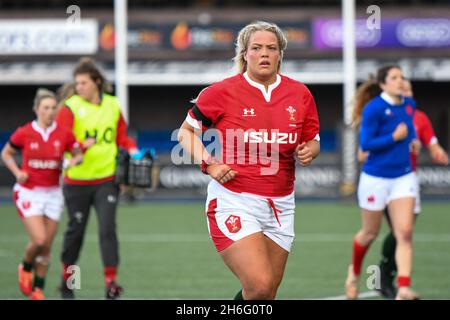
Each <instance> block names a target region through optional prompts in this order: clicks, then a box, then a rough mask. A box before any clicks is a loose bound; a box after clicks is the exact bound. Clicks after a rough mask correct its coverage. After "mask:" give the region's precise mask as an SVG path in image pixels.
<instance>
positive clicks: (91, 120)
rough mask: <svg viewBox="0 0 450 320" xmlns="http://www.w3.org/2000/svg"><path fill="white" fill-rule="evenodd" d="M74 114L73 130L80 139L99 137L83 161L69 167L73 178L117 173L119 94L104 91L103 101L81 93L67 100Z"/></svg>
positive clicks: (100, 176)
mask: <svg viewBox="0 0 450 320" xmlns="http://www.w3.org/2000/svg"><path fill="white" fill-rule="evenodd" d="M66 106H67V107H68V108H70V110H71V111H72V113H73V116H74V122H73V133H74V135H75V137H76V138H77V140H78V141H80V142H83V141H84V140H86V138H87V137H96V139H97V141H96V143H95V144H94V145H93V146H92V147H90V148H89V149H88V150H87V151H86V152H85V153H84V160H83V163H82V164H80V165H78V166H74V167H72V168H70V169H68V170H67V172H66V174H67V176H68V177H69V178H70V179H74V180H96V179H102V178H106V177H109V176H112V175H114V173H115V170H116V155H117V144H116V136H117V123H118V121H119V117H120V106H119V102H118V100H117V98H116V97H114V96H111V95H108V94H103V96H102V102H101V104H100V105H95V104H92V103H90V102H88V101H86V100H84V99H82V98H81V97H80V96H78V95H74V96H72V97H70V98H69V99H68V100H67V101H66Z"/></svg>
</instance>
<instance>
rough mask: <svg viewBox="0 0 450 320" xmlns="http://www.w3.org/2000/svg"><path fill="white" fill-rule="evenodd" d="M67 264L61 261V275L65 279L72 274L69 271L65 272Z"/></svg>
mask: <svg viewBox="0 0 450 320" xmlns="http://www.w3.org/2000/svg"><path fill="white" fill-rule="evenodd" d="M69 266H70V265H69V264H66V263H63V265H62V267H63V269H62V276H63V278H64V280H65V281H67V279H69V277H70V276H71V275H72V274H70V273H68V272H67V268H69Z"/></svg>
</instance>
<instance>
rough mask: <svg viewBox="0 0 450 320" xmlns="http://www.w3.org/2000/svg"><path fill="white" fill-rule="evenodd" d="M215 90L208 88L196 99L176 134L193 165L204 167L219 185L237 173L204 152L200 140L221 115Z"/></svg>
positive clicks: (221, 109) (221, 111)
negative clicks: (192, 160)
mask: <svg viewBox="0 0 450 320" xmlns="http://www.w3.org/2000/svg"><path fill="white" fill-rule="evenodd" d="M219 94H220V93H218V91H217V90H215V89H212V88H211V87H208V88H206V89H204V90H203V91H202V92H201V93H200V94H199V96H198V98H197V99H196V104H195V105H194V107H193V108H192V109H191V110H189V112H188V115H187V117H186V120H185V121H184V122H183V124H182V125H181V127H180V130H179V132H178V141H179V143H180V144H181V146H182V147H183V149H184V150H185V151H187V152H188V153H189V154H190V155H191V157H192V158H193V159H194V163H202V164H203V165H206V173H207V174H209V175H210V176H211V177H212V178H213V179H215V180H216V181H218V182H219V183H225V182H227V181H229V180H231V179H233V178H234V177H235V176H236V174H237V172H236V171H234V170H232V169H231V168H230V167H229V166H228V165H226V164H224V163H221V161H218V160H216V159H214V158H213V157H212V156H211V155H210V154H209V153H208V151H207V150H206V148H205V146H204V145H203V142H202V140H201V133H202V130H204V129H207V128H208V127H209V126H211V125H212V124H214V123H215V122H216V121H218V119H219V118H220V116H221V115H222V113H223V108H222V106H220V104H219V103H218V102H217V101H219V100H220V99H218V95H219Z"/></svg>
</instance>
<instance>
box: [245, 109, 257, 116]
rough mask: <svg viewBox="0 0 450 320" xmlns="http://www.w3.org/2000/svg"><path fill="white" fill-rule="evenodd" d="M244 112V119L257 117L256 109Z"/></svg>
mask: <svg viewBox="0 0 450 320" xmlns="http://www.w3.org/2000/svg"><path fill="white" fill-rule="evenodd" d="M243 112H244V114H243V116H244V117H254V116H256V114H255V109H254V108H250V109H247V108H244V110H243Z"/></svg>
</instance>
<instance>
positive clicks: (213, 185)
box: [206, 180, 295, 252]
mask: <svg viewBox="0 0 450 320" xmlns="http://www.w3.org/2000/svg"><path fill="white" fill-rule="evenodd" d="M294 211H295V197H294V192H292V193H291V194H290V195H288V196H284V197H263V196H259V195H254V194H250V193H236V192H233V191H230V190H228V189H226V188H225V187H224V186H222V185H221V184H220V183H218V182H217V181H215V180H212V181H211V182H210V183H209V185H208V198H207V200H206V213H207V217H208V219H207V220H208V230H209V234H210V236H211V239H212V240H213V242H214V245H215V246H216V249H217V251H218V252H220V251H222V250H224V249H226V248H227V247H228V246H230V245H231V244H233V243H234V242H235V241H238V240H240V239H242V238H244V237H246V236H249V235H251V234H253V233H256V232H263V233H264V234H265V235H266V236H267V237H269V238H270V239H271V240H273V241H274V242H275V243H276V244H278V245H279V246H280V247H281V248H283V249H284V250H286V251H288V252H289V251H290V249H291V246H292V242H293V241H294V236H295V234H294Z"/></svg>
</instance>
